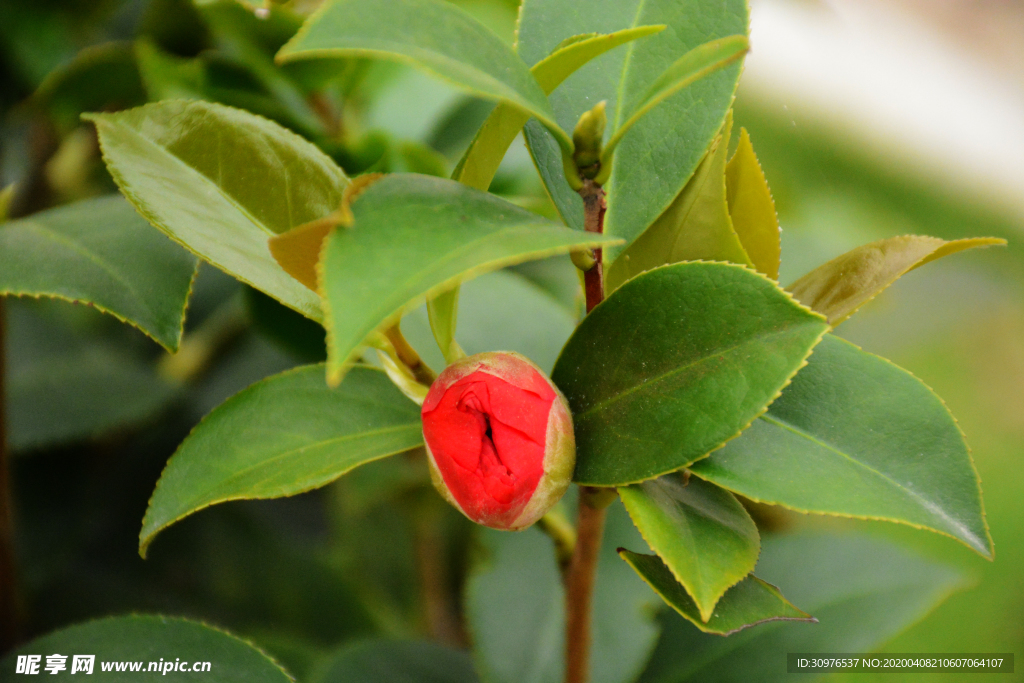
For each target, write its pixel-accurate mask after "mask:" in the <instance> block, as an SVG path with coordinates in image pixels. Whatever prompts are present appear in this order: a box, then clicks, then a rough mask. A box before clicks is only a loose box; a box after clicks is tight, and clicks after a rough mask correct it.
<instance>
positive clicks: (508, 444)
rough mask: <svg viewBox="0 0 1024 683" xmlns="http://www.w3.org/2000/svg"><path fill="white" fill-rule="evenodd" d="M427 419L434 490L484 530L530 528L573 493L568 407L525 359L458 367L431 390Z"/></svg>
mask: <svg viewBox="0 0 1024 683" xmlns="http://www.w3.org/2000/svg"><path fill="white" fill-rule="evenodd" d="M422 415H423V438H424V441H425V442H426V446H427V456H428V459H429V461H430V474H431V479H433V482H434V486H435V488H437V490H438V492H440V493H441V495H442V496H444V498H445V499H446V500H447V501H448V502H449V503H451V504H452V505H454V506H455V507H456V508H458V509H459V510H460V511H461V512H462V513H463V514H464V515H466V516H467V517H469V518H470V519H471V520H473V521H474V522H477V523H478V524H483V525H485V526H489V527H493V528H495V529H513V530H515V529H522V528H525V527H528V526H529V525H531V524H533V523H534V522H536V521H537V520H538V519H540V518H541V517H542V516H543V515H544V513H545V512H547V511H548V509H550V508H551V506H552V505H554V504H555V503H557V502H558V500H559V499H560V498H561V497H562V494H563V493H565V490H566V489H567V488H568V487H569V481H570V480H571V479H572V472H573V466H574V465H575V462H576V440H575V437H574V436H573V431H572V415H571V413H570V412H569V405H568V403H567V402H566V400H565V397H564V396H562V394H561V392H559V391H558V389H557V388H556V387H555V385H554V384H552V383H551V380H550V379H548V378H547V376H546V375H545V374H544V373H543V372H541V370H540V369H539V368H538V367H537V366H536V365H534V364H533V363H531V362H530V361H529V360H527V359H526V358H524V357H523V356H521V355H519V354H518V353H512V352H496V353H479V354H477V355H475V356H469V357H468V358H463V359H462V360H459V361H457V362H455V363H452V364H451V365H449V366H448V367H447V368H445V370H444V372H442V373H441V374H440V375H439V376H438V378H437V380H436V381H435V382H434V383H433V385H432V386H431V387H430V391H429V392H428V393H427V398H426V400H425V401H424V402H423V411H422Z"/></svg>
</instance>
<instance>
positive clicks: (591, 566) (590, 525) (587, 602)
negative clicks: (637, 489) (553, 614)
mask: <svg viewBox="0 0 1024 683" xmlns="http://www.w3.org/2000/svg"><path fill="white" fill-rule="evenodd" d="M598 491H599V489H598ZM590 493H591V490H590V489H589V488H588V487H581V488H580V506H579V507H580V509H579V517H578V519H577V522H576V550H575V552H574V553H573V555H572V562H571V563H570V565H569V574H568V581H567V582H566V591H565V597H566V641H565V645H566V657H565V683H586V682H587V681H588V680H589V679H590V641H591V635H590V625H591V612H592V605H593V597H594V581H595V579H596V577H597V559H598V556H599V555H600V552H601V537H602V536H603V535H604V518H605V514H606V512H607V509H608V508H607V507H604V506H597V507H595V506H593V505H591V498H592V496H591V495H589V494H590Z"/></svg>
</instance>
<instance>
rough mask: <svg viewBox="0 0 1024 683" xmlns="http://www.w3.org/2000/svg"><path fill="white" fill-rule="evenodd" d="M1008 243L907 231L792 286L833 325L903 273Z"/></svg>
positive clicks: (821, 268)
mask: <svg viewBox="0 0 1024 683" xmlns="http://www.w3.org/2000/svg"><path fill="white" fill-rule="evenodd" d="M1003 244H1006V240H1004V239H999V238H996V237H971V238H968V239H962V240H953V241H951V242H947V241H946V240H943V239H939V238H938V237H924V236H921V235H903V236H901V237H890V238H888V239H884V240H879V241H877V242H872V243H871V244H865V245H864V246H861V247H857V248H856V249H854V250H852V251H849V252H847V253H845V254H843V255H842V256H840V257H838V258H835V259H832V260H831V261H829V262H828V263H826V264H824V265H821V266H819V267H817V268H815V269H814V270H812V271H811V272H810V273H808V274H807V275H804V276H803V277H802V278H800V279H799V280H797V281H796V282H794V283H793V284H791V285H790V286H789V287H787V288H786V289H788V290H789V291H790V292H792V293H793V296H795V297H796V298H797V299H798V300H799V301H802V302H803V303H805V304H807V305H808V306H810V307H811V308H813V309H814V310H816V311H818V312H820V313H822V314H823V315H825V316H827V317H828V322H829V324H830V325H832V326H833V327H834V326H836V325H838V324H839V323H841V322H843V321H844V320H846V319H847V318H849V317H850V316H851V315H853V314H854V312H856V310H857V309H858V308H860V307H861V306H863V305H864V304H866V303H867V302H868V301H871V300H872V299H874V298H875V297H876V296H878V295H879V294H880V293H881V292H882V290H884V289H885V288H886V287H888V286H889V285H891V284H892V283H893V282H895V281H896V280H897V279H899V278H900V276H902V275H904V274H905V273H908V272H910V271H911V270H914V269H915V268H920V267H921V266H923V265H924V264H926V263H930V262H932V261H934V260H936V259H940V258H942V257H943V256H948V255H949V254H955V253H956V252H958V251H963V250H964V249H972V248H974V247H988V246H992V245H1003Z"/></svg>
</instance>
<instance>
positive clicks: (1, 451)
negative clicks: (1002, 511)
mask: <svg viewBox="0 0 1024 683" xmlns="http://www.w3.org/2000/svg"><path fill="white" fill-rule="evenodd" d="M5 316H6V311H5V310H4V299H3V297H0V652H6V651H7V650H9V649H11V647H13V646H14V644H15V643H16V642H17V637H18V628H17V627H18V590H17V583H16V576H15V562H14V522H13V519H12V513H13V510H12V508H13V505H12V503H11V479H10V474H11V472H10V463H9V462H8V453H7V422H6V416H5V413H6V408H7V403H6V401H5V398H4V397H5V387H4V375H5V372H6V364H7V359H6V353H5V348H4V342H5V341H6V334H7V330H6V325H5V323H6V317H5Z"/></svg>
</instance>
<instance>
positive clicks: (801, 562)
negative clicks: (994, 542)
mask: <svg viewBox="0 0 1024 683" xmlns="http://www.w3.org/2000/svg"><path fill="white" fill-rule="evenodd" d="M757 573H758V574H759V575H761V576H763V577H764V578H765V579H766V580H768V581H771V582H772V583H774V584H777V585H779V586H781V587H782V589H783V590H784V591H785V593H786V595H787V596H788V597H789V598H790V599H791V600H793V602H794V603H796V604H798V605H800V606H801V607H802V608H803V609H805V610H807V611H809V612H811V613H812V614H813V615H814V616H815V617H816V618H817V620H818V622H819V623H817V624H805V623H786V622H782V623H772V624H763V625H761V626H758V627H757V628H752V629H747V630H745V631H742V632H741V633H738V634H735V635H732V636H730V637H729V638H720V637H718V636H715V635H710V634H706V633H701V632H699V631H698V630H696V629H695V628H693V627H692V626H690V624H689V623H687V622H686V621H684V620H683V619H681V618H679V617H677V616H676V615H674V614H668V615H666V617H665V618H664V619H663V623H664V628H665V631H664V634H663V635H662V638H661V641H660V642H659V643H658V648H657V649H656V650H655V652H654V655H653V657H652V658H651V663H650V665H649V666H648V668H647V671H645V672H644V675H643V676H642V677H641V678H640V681H641V683H690V682H693V683H698V682H699V683H704V682H705V681H718V682H720V683H749V681H759V682H764V683H783V682H785V681H792V680H793V674H789V673H787V672H786V653H787V652H871V651H873V650H875V649H876V648H877V647H878V646H879V645H881V644H882V643H884V642H885V641H886V640H888V639H889V638H891V637H893V636H894V635H895V634H897V633H899V632H900V631H902V630H903V629H905V628H907V627H908V626H910V625H911V624H913V623H915V622H917V621H919V620H920V619H921V618H922V617H924V615H925V614H927V613H928V612H929V611H931V610H932V609H933V608H934V607H935V606H936V605H937V604H938V603H940V602H942V601H943V600H944V599H945V598H946V597H947V596H948V595H949V594H950V593H951V592H952V591H954V590H956V589H958V588H961V587H962V586H963V580H962V578H961V577H959V576H958V575H957V574H956V572H955V571H953V570H952V569H950V568H949V567H946V566H944V565H940V564H937V563H934V562H931V561H926V560H924V559H922V558H920V557H916V556H914V555H912V554H910V553H908V552H907V551H905V550H902V549H900V548H898V547H896V546H893V545H891V544H889V543H887V542H885V541H881V540H876V539H868V538H861V537H856V536H847V537H834V536H812V535H806V536H791V537H782V538H766V539H765V541H764V547H763V549H762V551H761V559H760V560H759V562H758V569H757ZM800 680H818V679H817V678H815V677H814V676H809V675H805V676H801V677H800Z"/></svg>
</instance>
